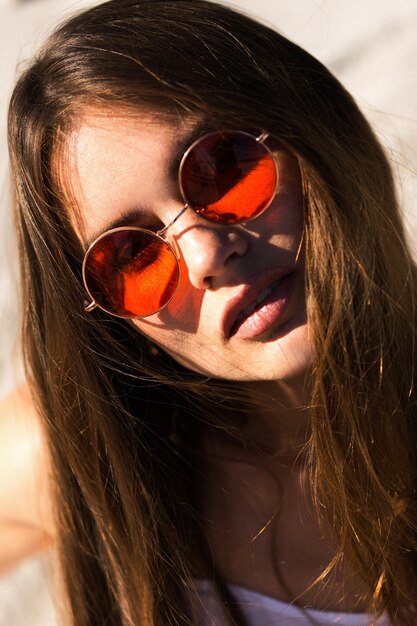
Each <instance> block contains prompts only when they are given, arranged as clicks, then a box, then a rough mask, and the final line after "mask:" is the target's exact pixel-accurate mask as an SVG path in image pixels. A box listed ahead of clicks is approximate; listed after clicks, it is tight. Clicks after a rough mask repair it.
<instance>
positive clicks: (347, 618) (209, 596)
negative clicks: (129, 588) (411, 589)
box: [193, 579, 392, 626]
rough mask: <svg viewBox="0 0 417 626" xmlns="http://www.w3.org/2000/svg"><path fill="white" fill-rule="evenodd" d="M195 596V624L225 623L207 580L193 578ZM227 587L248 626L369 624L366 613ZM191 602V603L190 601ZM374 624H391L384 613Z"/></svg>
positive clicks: (201, 625) (222, 625) (211, 624)
mask: <svg viewBox="0 0 417 626" xmlns="http://www.w3.org/2000/svg"><path fill="white" fill-rule="evenodd" d="M195 586H196V592H197V595H198V599H197V601H196V603H195V610H196V613H197V620H198V621H197V622H196V626H224V624H225V620H224V614H223V611H222V608H221V604H220V602H219V600H218V598H217V596H216V593H215V591H214V589H213V585H212V583H211V582H210V581H208V580H202V579H198V580H195ZM229 590H230V592H231V594H232V596H233V597H234V599H235V600H236V602H238V604H239V606H240V607H241V610H242V612H243V614H244V615H245V617H246V619H247V620H248V623H249V625H250V626H330V625H333V624H337V625H338V626H369V625H370V623H371V621H372V619H371V617H370V616H369V615H368V614H367V613H341V612H339V611H319V610H317V609H301V608H299V607H297V606H294V605H292V604H287V603H286V602H282V601H281V600H277V599H276V598H272V597H270V596H267V595H265V594H263V593H258V592H257V591H251V590H250V589H246V588H244V587H239V586H238V585H232V584H229ZM193 604H194V603H193ZM375 624H376V625H377V626H392V625H391V622H390V620H389V619H388V617H386V616H382V617H381V618H380V619H379V620H377V621H376V622H375Z"/></svg>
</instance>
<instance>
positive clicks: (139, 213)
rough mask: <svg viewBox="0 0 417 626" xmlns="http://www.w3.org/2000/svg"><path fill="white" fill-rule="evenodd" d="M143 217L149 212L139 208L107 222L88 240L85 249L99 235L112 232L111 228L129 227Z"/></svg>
mask: <svg viewBox="0 0 417 626" xmlns="http://www.w3.org/2000/svg"><path fill="white" fill-rule="evenodd" d="M145 215H149V211H146V210H145V209H139V208H135V209H131V210H130V211H127V212H126V213H123V215H122V216H120V217H117V218H116V219H114V220H112V221H111V222H108V223H107V224H106V225H105V226H103V228H100V230H98V231H96V232H94V233H93V234H92V235H91V236H90V237H89V238H88V240H87V244H86V247H87V248H89V246H90V245H91V244H92V243H93V241H95V240H96V239H98V238H99V237H100V236H101V235H103V234H104V233H106V232H107V231H108V230H112V229H113V228H121V227H122V226H131V225H132V224H133V223H134V222H137V221H138V220H140V219H141V218H143V217H144V216H145Z"/></svg>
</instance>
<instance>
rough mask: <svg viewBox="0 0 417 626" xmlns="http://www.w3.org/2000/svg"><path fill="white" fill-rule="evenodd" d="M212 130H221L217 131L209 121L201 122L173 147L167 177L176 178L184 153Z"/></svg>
mask: <svg viewBox="0 0 417 626" xmlns="http://www.w3.org/2000/svg"><path fill="white" fill-rule="evenodd" d="M213 130H222V129H218V126H216V127H215V126H214V125H213V123H212V122H210V121H209V120H202V121H201V122H200V123H199V124H197V126H195V127H194V128H193V129H192V130H191V132H190V133H188V134H187V135H186V136H185V137H182V138H181V139H180V140H179V141H178V142H177V143H176V145H175V147H174V150H173V154H172V158H171V161H170V166H169V172H168V174H169V176H170V178H172V179H176V178H178V168H179V166H180V163H181V159H182V157H183V156H184V152H185V151H186V150H188V148H189V147H190V146H191V145H192V144H193V143H194V142H195V141H197V139H199V138H200V137H203V135H206V134H207V133H210V132H212V131H213Z"/></svg>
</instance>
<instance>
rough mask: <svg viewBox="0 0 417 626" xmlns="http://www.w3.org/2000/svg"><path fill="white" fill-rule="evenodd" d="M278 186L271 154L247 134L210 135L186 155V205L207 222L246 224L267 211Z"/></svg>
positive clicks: (183, 181)
mask: <svg viewBox="0 0 417 626" xmlns="http://www.w3.org/2000/svg"><path fill="white" fill-rule="evenodd" d="M276 186H277V169H276V166H275V161H274V158H273V156H272V154H271V153H270V151H269V150H268V148H267V147H266V146H265V145H264V144H263V143H261V142H260V141H257V139H256V137H254V136H253V135H249V134H248V133H244V132H234V131H224V132H215V133H210V134H208V135H205V136H204V137H202V139H199V140H198V141H196V142H195V144H193V145H192V146H191V148H190V149H189V150H188V151H187V152H186V154H185V156H184V158H183V161H182V163H181V165H180V187H181V190H182V193H183V196H184V200H185V201H186V202H187V204H188V205H189V206H190V207H191V208H192V209H194V210H195V211H196V212H197V213H199V214H201V215H202V216H203V217H206V218H207V219H209V220H212V221H215V222H220V223H223V224H225V223H226V224H235V223H237V222H246V221H249V220H251V219H253V218H254V217H256V216H257V215H259V214H260V213H262V211H264V209H266V207H267V206H268V205H269V204H270V203H271V201H272V199H273V197H274V195H275V190H276Z"/></svg>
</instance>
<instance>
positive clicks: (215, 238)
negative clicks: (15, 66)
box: [0, 112, 365, 611]
mask: <svg viewBox="0 0 417 626" xmlns="http://www.w3.org/2000/svg"><path fill="white" fill-rule="evenodd" d="M150 121H152V120H149V119H147V120H145V121H144V120H143V119H142V118H141V119H137V118H136V119H132V118H125V119H122V117H121V115H117V116H113V115H108V114H102V113H101V114H97V113H96V112H91V114H90V115H86V116H85V117H84V119H83V120H81V122H80V125H79V127H77V128H76V129H74V132H73V134H72V135H71V138H70V141H69V143H68V151H67V152H66V155H65V158H66V161H65V168H64V170H63V171H64V172H65V176H66V177H67V179H66V193H67V195H68V198H69V201H70V203H71V205H72V207H73V209H74V211H73V219H74V226H75V228H76V231H77V233H78V235H79V236H80V239H81V240H82V241H83V242H84V244H85V245H87V244H88V242H89V240H91V238H92V237H93V234H95V233H97V231H101V230H105V229H106V228H108V227H109V226H108V224H109V223H110V222H111V221H114V219H115V218H120V217H121V216H122V217H123V214H124V213H126V212H128V211H130V210H131V209H132V207H133V208H135V207H136V206H138V205H140V206H144V207H146V211H144V213H145V222H146V220H147V223H145V224H144V222H143V215H142V217H141V221H140V222H139V223H137V222H134V224H132V225H135V224H136V225H140V226H146V227H149V226H150V225H153V224H155V223H156V224H157V227H158V226H159V224H164V223H165V224H166V223H169V222H170V221H171V220H172V217H174V216H175V215H176V214H178V212H179V211H180V210H181V208H182V205H183V203H182V200H181V198H179V197H178V191H177V184H176V181H174V182H173V181H172V180H171V178H170V177H169V176H168V174H167V172H168V171H169V162H170V160H171V159H172V153H173V146H174V143H175V141H176V140H177V137H178V135H179V134H180V135H181V133H182V134H183V136H184V137H187V133H189V132H190V125H189V126H188V127H187V125H185V127H184V128H183V129H178V127H176V128H175V129H173V128H172V127H169V126H167V125H166V124H165V125H163V124H162V125H161V124H158V123H155V121H152V122H153V123H152V124H150ZM109 155H111V159H110V158H109ZM276 159H277V162H278V168H279V170H280V173H281V176H280V187H279V189H278V194H277V198H278V200H277V206H276V210H275V211H270V212H269V213H268V212H265V214H263V215H262V216H261V217H260V218H258V220H257V223H256V224H255V222H254V223H253V224H254V225H253V226H252V225H250V226H249V227H248V228H245V229H241V228H238V229H236V228H235V229H228V228H226V227H219V226H217V225H214V226H213V225H211V224H207V223H201V222H200V221H199V220H200V219H201V218H198V217H197V216H195V215H194V214H193V213H192V212H188V211H187V212H186V214H185V216H184V218H181V220H179V223H178V224H176V225H175V228H173V229H172V230H173V232H172V237H173V238H174V239H175V241H176V245H177V246H178V247H179V249H180V252H181V257H182V260H181V262H182V265H183V267H184V268H185V272H183V275H182V278H181V281H182V282H181V284H180V288H179V294H178V295H177V300H176V301H173V302H172V304H169V305H168V307H167V308H166V309H165V310H164V311H163V312H161V313H160V314H155V315H154V316H152V317H151V318H147V319H146V320H138V321H134V322H133V323H134V324H135V325H136V326H138V328H139V329H140V330H141V331H142V332H144V333H145V334H148V335H149V336H150V337H151V338H152V339H153V340H154V341H155V342H156V343H158V344H159V345H160V346H162V347H163V348H164V349H165V350H166V351H168V352H169V353H170V354H172V355H173V356H174V358H176V359H177V360H178V361H180V362H182V363H186V364H187V365H188V366H189V367H191V368H192V369H195V370H197V371H203V372H205V373H209V374H210V375H214V376H216V375H217V376H219V377H229V378H232V379H237V380H243V381H246V382H247V383H248V385H249V389H250V390H251V393H253V396H254V398H255V397H256V398H258V400H259V397H262V403H259V402H258V407H259V408H258V409H257V410H256V411H254V412H253V413H252V414H251V416H250V419H249V420H248V422H247V424H246V426H245V433H244V434H245V435H246V436H247V438H248V440H249V441H251V442H252V445H250V446H248V447H246V448H242V447H240V446H237V445H236V442H233V441H231V440H230V439H228V438H227V437H226V436H224V437H219V436H216V437H215V438H214V437H208V439H207V441H206V449H207V457H208V459H209V471H208V476H207V481H206V484H205V485H204V486H203V488H204V497H203V501H204V506H205V516H206V518H207V534H208V537H209V541H210V544H211V547H212V550H213V555H214V560H215V562H216V564H217V566H218V568H219V571H220V572H221V573H222V574H223V576H224V578H225V579H226V580H228V581H231V582H234V583H236V584H240V585H242V586H244V587H247V588H249V589H253V590H256V591H259V592H262V593H265V594H267V595H269V596H272V597H277V598H280V599H283V600H287V601H295V602H296V603H298V604H300V605H304V606H310V607H315V608H320V609H328V610H338V611H360V610H364V609H365V602H364V601H363V599H362V600H358V598H359V597H360V596H362V594H363V589H362V588H361V585H360V582H359V581H358V579H357V578H355V577H354V576H353V575H352V574H351V573H350V572H348V571H347V570H345V569H343V568H342V567H341V568H339V569H337V570H336V571H335V572H334V573H333V574H332V576H331V584H327V585H319V586H316V587H313V588H310V587H309V586H310V583H311V582H312V581H313V580H314V578H315V577H316V576H318V575H319V574H320V573H321V571H322V569H323V567H324V566H325V565H326V564H328V563H329V561H330V560H331V557H332V547H331V537H330V532H329V533H326V537H325V536H323V532H322V531H321V530H320V529H319V526H318V523H317V520H316V517H315V514H314V512H313V505H312V501H311V494H310V490H309V485H308V480H307V476H306V470H305V463H304V461H305V458H304V453H303V449H304V447H305V444H306V441H307V439H308V429H309V421H308V412H307V411H306V410H305V409H304V408H303V407H304V406H307V405H308V391H307V389H308V383H307V381H308V374H307V372H308V365H309V363H310V362H311V352H310V350H309V344H308V329H307V326H306V321H305V299H304V292H303V284H302V275H303V271H302V266H301V267H299V265H297V263H299V261H296V260H295V259H297V252H298V249H299V243H300V236H301V232H302V198H301V184H300V177H299V171H298V166H297V164H296V162H295V160H294V157H291V156H290V155H289V154H288V152H286V151H283V150H282V149H277V151H276ZM118 185H119V187H118ZM103 190H105V193H103ZM112 194H113V195H112ZM103 197H105V198H106V203H105V204H102V201H103ZM284 209H285V210H284ZM288 216H289V217H288ZM274 220H275V221H274ZM271 232H272V233H277V234H276V235H272V236H270V233H271ZM266 234H267V235H268V239H267V240H265V235H266ZM265 242H266V244H267V245H266V244H265ZM260 246H261V247H260ZM265 251H266V252H265ZM264 252H265V254H264ZM265 259H266V260H265ZM257 263H260V264H264V265H263V267H261V266H259V267H257V266H256V264H257ZM274 263H275V264H276V265H278V266H279V265H280V264H282V265H289V264H290V263H293V264H294V267H295V272H296V280H295V283H294V284H295V286H294V288H293V292H292V295H291V298H290V302H289V304H288V307H287V309H286V312H285V314H284V316H283V318H282V319H281V320H280V321H279V324H280V325H281V326H284V325H285V324H288V325H289V326H288V328H289V330H288V331H287V332H286V333H284V334H283V336H280V335H278V336H277V335H276V328H272V329H271V331H270V333H269V334H268V333H266V334H265V335H262V336H261V337H260V338H258V337H255V338H254V339H251V340H250V341H248V340H246V339H245V340H240V339H239V338H232V339H231V340H225V339H224V337H222V336H221V334H220V333H219V332H217V330H216V328H217V326H216V324H217V317H218V311H221V310H222V307H224V306H225V303H227V301H228V299H229V298H230V297H231V296H233V295H234V294H235V293H236V290H238V289H239V288H240V284H241V283H242V282H244V280H246V278H245V277H246V276H247V275H248V272H249V273H250V272H253V273H254V274H255V275H256V276H257V277H258V276H259V275H262V271H263V270H264V269H265V268H267V269H268V267H269V266H272V265H273V264H274ZM208 278H209V279H210V280H208ZM182 302H187V308H186V309H184V307H183V306H182V305H181V303H182ZM196 311H197V312H198V314H196ZM173 328H175V330H173ZM213 329H214V330H213ZM202 350H204V353H205V355H206V359H205V360H204V363H202V362H199V361H198V360H196V356H195V355H196V354H199V353H201V352H202ZM225 360H227V369H226V370H225V369H224V367H225V366H224V363H225ZM226 372H227V375H226ZM0 414H1V415H2V416H6V417H5V418H4V419H3V420H2V423H1V424H0V428H2V429H3V433H2V434H3V436H2V437H0V442H1V443H0V446H1V447H2V449H1V452H2V454H1V455H0V458H1V459H2V463H3V471H4V475H7V476H8V480H7V481H3V483H4V484H2V488H1V492H0V545H1V546H5V545H10V546H13V548H12V550H10V548H8V550H5V553H4V554H2V553H0V559H1V563H2V569H3V571H5V570H6V569H8V568H10V567H12V566H13V565H15V564H16V563H18V562H19V561H20V560H21V559H22V558H25V557H26V556H29V555H31V554H33V553H35V552H37V551H39V550H41V549H43V548H44V547H46V546H48V545H51V544H52V543H53V535H54V531H53V522H52V514H51V507H50V504H49V496H48V487H47V485H48V466H47V460H46V456H45V454H44V453H42V444H41V436H40V435H39V432H40V428H39V425H38V421H37V418H36V413H35V411H34V409H33V406H32V404H31V401H30V397H29V395H28V393H27V390H25V388H24V387H23V388H21V389H20V390H19V391H18V392H16V393H15V394H12V396H10V397H9V398H7V399H6V400H5V401H4V402H3V403H2V404H1V405H0ZM22 433H23V437H24V438H25V441H26V442H27V452H26V454H24V455H22V454H20V453H19V446H20V445H21V440H22ZM9 460H10V463H12V462H13V463H15V465H16V468H18V471H15V472H13V473H12V479H11V481H10V480H9V478H10V476H9V471H8V470H7V467H8V464H9ZM34 477H36V479H35V478H34ZM7 483H8V484H7ZM10 483H12V484H10ZM20 494H27V496H25V497H24V498H23V497H21V495H20ZM5 511H7V517H6V515H5V514H3V512H5ZM3 539H4V540H3Z"/></svg>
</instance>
